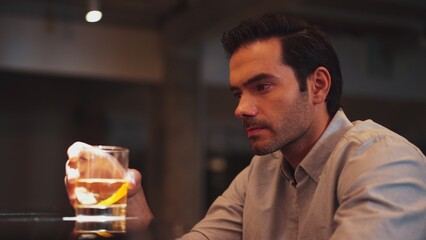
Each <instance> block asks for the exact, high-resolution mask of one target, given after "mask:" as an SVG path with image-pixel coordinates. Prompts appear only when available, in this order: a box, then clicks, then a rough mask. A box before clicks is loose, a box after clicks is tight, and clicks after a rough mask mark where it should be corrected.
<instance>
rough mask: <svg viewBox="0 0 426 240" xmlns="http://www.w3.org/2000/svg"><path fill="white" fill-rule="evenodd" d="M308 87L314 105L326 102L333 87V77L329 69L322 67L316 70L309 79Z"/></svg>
mask: <svg viewBox="0 0 426 240" xmlns="http://www.w3.org/2000/svg"><path fill="white" fill-rule="evenodd" d="M307 85H308V88H309V90H310V92H311V98H312V102H313V103H314V104H320V103H323V102H325V99H326V97H327V94H328V92H329V91H330V86H331V76H330V73H329V72H328V70H327V68H325V67H322V66H321V67H318V68H317V69H315V71H314V72H313V73H312V74H311V75H310V76H309V77H308V82H307Z"/></svg>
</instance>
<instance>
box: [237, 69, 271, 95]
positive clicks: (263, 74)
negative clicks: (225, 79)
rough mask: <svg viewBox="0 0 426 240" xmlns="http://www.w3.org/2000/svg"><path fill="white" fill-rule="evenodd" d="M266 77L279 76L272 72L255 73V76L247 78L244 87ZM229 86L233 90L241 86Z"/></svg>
mask: <svg viewBox="0 0 426 240" xmlns="http://www.w3.org/2000/svg"><path fill="white" fill-rule="evenodd" d="M265 78H272V79H276V78H277V77H275V76H274V75H272V74H268V73H260V74H257V75H255V76H253V77H251V78H249V79H248V80H246V81H245V82H244V83H243V86H244V87H246V86H248V85H251V84H253V83H256V82H260V81H262V80H263V79H265ZM229 88H230V90H231V92H232V91H235V90H238V89H239V88H237V87H234V86H230V87H229Z"/></svg>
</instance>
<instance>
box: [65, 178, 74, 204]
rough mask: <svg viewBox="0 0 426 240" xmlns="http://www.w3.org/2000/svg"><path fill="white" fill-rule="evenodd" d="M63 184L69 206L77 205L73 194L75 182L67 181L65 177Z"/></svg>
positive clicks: (72, 180)
mask: <svg viewBox="0 0 426 240" xmlns="http://www.w3.org/2000/svg"><path fill="white" fill-rule="evenodd" d="M64 183H65V189H66V190H67V194H68V199H69V201H70V203H71V205H73V206H74V205H75V204H76V203H77V198H76V196H75V193H74V189H75V180H74V179H69V178H68V177H67V176H65V178H64Z"/></svg>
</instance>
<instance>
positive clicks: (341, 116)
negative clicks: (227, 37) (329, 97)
mask: <svg viewBox="0 0 426 240" xmlns="http://www.w3.org/2000/svg"><path fill="white" fill-rule="evenodd" d="M351 127H352V123H351V122H350V121H349V119H348V118H347V117H346V115H345V113H344V112H343V110H342V109H339V111H337V113H336V114H335V115H334V117H333V119H332V120H331V122H330V123H329V125H328V126H327V128H326V130H325V131H324V133H323V134H322V135H321V137H320V138H319V140H318V141H317V142H316V143H315V145H314V146H313V147H312V149H311V150H310V151H309V153H308V154H307V155H306V157H305V158H304V159H303V160H302V161H301V163H300V165H299V167H302V168H303V169H304V170H305V171H306V173H307V174H308V175H309V176H310V177H311V178H312V179H313V180H314V181H315V182H317V183H318V180H319V176H320V175H321V173H322V170H323V168H324V165H325V163H326V162H327V160H328V158H329V157H330V155H331V153H332V152H333V150H334V147H335V146H336V144H337V142H338V141H339V140H340V139H341V138H342V137H343V135H344V134H345V133H346V132H347V131H348V130H349V129H350V128H351ZM274 154H276V153H274ZM281 156H282V155H281ZM284 162H285V161H283V164H282V165H281V171H282V173H283V175H284V176H285V177H286V178H287V179H288V180H289V181H290V182H291V183H293V181H294V176H293V174H292V171H291V169H290V166H289V165H288V164H285V163H284Z"/></svg>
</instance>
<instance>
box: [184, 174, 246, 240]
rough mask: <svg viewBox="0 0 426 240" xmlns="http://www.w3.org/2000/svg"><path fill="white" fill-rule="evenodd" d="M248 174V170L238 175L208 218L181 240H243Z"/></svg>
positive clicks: (208, 213)
mask: <svg viewBox="0 0 426 240" xmlns="http://www.w3.org/2000/svg"><path fill="white" fill-rule="evenodd" d="M248 172H249V170H248V168H246V169H244V170H243V171H242V172H241V173H240V174H238V176H237V177H236V178H235V179H234V180H233V181H232V183H231V184H230V185H229V187H228V189H227V190H226V191H225V192H224V193H223V194H222V195H221V196H219V197H218V198H217V199H216V200H215V201H214V202H213V204H212V205H211V207H210V208H209V210H208V212H207V214H206V216H205V217H204V218H203V219H202V220H201V221H200V222H199V223H198V224H196V225H195V226H194V228H193V229H192V230H191V231H190V232H189V233H187V234H185V235H184V236H182V237H181V238H180V240H206V239H208V240H214V239H218V240H219V239H220V240H223V239H241V237H242V219H243V208H244V199H245V193H246V185H247V178H248Z"/></svg>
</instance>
